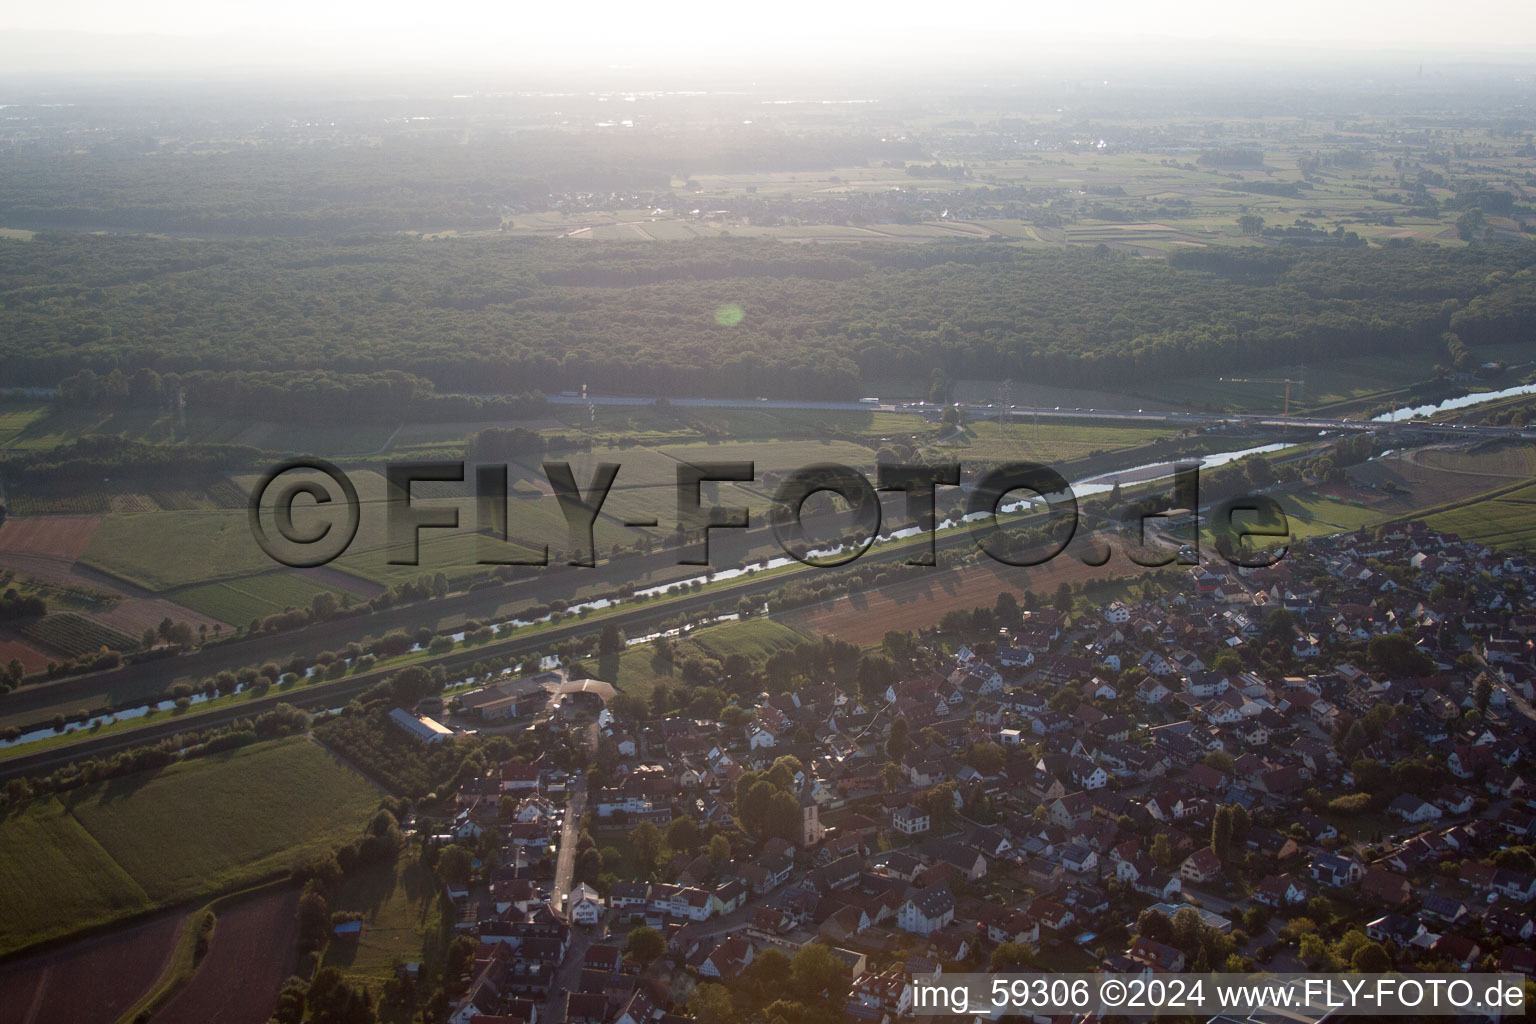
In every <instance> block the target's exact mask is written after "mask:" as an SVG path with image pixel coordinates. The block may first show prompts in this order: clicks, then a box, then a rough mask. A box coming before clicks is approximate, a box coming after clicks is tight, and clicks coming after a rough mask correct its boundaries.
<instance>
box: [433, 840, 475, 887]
mask: <svg viewBox="0 0 1536 1024" xmlns="http://www.w3.org/2000/svg"><path fill="white" fill-rule="evenodd" d="M474 863H475V855H474V853H472V852H471V851H470V849H469V847H467V846H463V845H460V844H459V843H450V844H448V845H447V846H445V847H443V848H442V849H441V850H440V851H438V854H437V878H438V881H440V882H442V883H443V884H444V885H465V884H467V883H468V882H469V873H470V871H471V870H473V868H474Z"/></svg>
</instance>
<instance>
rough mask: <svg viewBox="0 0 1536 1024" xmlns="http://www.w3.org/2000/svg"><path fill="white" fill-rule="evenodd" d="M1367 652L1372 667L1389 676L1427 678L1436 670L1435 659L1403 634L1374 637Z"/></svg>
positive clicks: (1367, 647)
mask: <svg viewBox="0 0 1536 1024" xmlns="http://www.w3.org/2000/svg"><path fill="white" fill-rule="evenodd" d="M1365 651H1366V656H1367V657H1368V658H1369V659H1370V662H1371V665H1372V667H1374V668H1377V669H1380V670H1381V671H1382V672H1384V673H1386V674H1387V675H1389V676H1395V677H1398V678H1403V677H1412V676H1427V675H1429V674H1430V673H1431V672H1433V671H1434V670H1435V663H1434V659H1432V658H1431V657H1430V656H1429V655H1427V654H1425V653H1424V652H1423V651H1421V650H1419V649H1418V648H1417V647H1415V646H1414V645H1413V641H1412V640H1411V639H1410V638H1409V637H1408V636H1406V635H1405V634H1403V633H1387V634H1385V635H1383V636H1373V637H1371V640H1370V643H1368V644H1366V647H1365Z"/></svg>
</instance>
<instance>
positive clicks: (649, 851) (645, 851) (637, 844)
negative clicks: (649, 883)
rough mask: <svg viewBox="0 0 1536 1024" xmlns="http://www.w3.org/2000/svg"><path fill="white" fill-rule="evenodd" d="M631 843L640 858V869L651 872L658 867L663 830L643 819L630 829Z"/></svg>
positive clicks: (647, 872)
mask: <svg viewBox="0 0 1536 1024" xmlns="http://www.w3.org/2000/svg"><path fill="white" fill-rule="evenodd" d="M629 844H630V846H632V847H633V848H634V850H635V853H636V854H637V855H638V856H639V858H640V869H641V870H642V871H643V872H645V873H646V874H650V873H651V872H652V871H654V870H655V869H656V858H657V857H658V856H660V854H661V832H660V830H658V829H657V828H656V826H655V825H652V824H651V823H650V822H648V821H642V822H641V823H640V824H638V825H636V826H635V827H634V828H632V829H630V830H629Z"/></svg>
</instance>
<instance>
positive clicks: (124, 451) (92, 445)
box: [0, 434, 261, 484]
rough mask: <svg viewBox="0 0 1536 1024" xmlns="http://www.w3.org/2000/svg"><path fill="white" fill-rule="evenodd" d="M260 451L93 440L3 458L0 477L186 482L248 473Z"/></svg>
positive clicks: (101, 437) (118, 439) (15, 479)
mask: <svg viewBox="0 0 1536 1024" xmlns="http://www.w3.org/2000/svg"><path fill="white" fill-rule="evenodd" d="M260 454H261V453H260V451H259V450H258V449H255V448H247V447H245V446H243V445H230V444H146V443H144V442H143V441H132V440H129V439H127V438H123V437H118V436H116V435H111V434H91V435H87V436H85V437H82V438H79V439H77V440H74V441H70V442H69V443H67V444H62V445H60V446H59V447H57V448H52V449H49V450H47V451H22V452H7V453H6V454H5V456H4V457H3V458H0V475H4V477H5V479H6V480H7V481H12V482H15V483H47V484H59V483H67V482H78V483H99V482H100V481H101V480H102V478H104V477H106V478H115V477H120V476H128V477H132V478H134V479H137V480H186V479H189V478H193V479H195V478H201V477H208V476H212V475H214V474H217V473H225V472H232V471H236V470H241V469H248V468H250V467H252V466H254V465H256V463H257V457H258V456H259V455H260Z"/></svg>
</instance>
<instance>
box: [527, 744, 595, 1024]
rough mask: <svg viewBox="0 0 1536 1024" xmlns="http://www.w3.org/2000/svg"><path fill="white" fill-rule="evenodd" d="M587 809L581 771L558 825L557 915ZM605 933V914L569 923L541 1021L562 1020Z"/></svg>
mask: <svg viewBox="0 0 1536 1024" xmlns="http://www.w3.org/2000/svg"><path fill="white" fill-rule="evenodd" d="M597 735H598V729H597V723H596V722H593V723H592V724H591V725H589V726H588V727H587V729H586V731H585V733H584V734H583V737H582V738H583V741H584V745H585V746H586V748H587V750H588V752H591V751H593V750H596V749H597ZM586 811H587V773H586V772H582V773H581V774H580V775H579V776H578V777H577V779H576V784H575V785H574V786H572V787H571V798H570V800H568V801H566V805H565V821H564V822H563V823H562V824H561V826H560V852H559V856H558V858H557V859H556V861H555V885H554V888H553V889H552V890H551V891H550V894H549V905H550V907H551V908H552V909H554V911H555V912H556V913H557V914H560V915H561V916H562V917H565V916H566V915H565V912H564V909H563V908H562V906H561V904H562V903H563V902H564V901H565V897H566V896H567V895H568V894H569V893H570V891H571V878H572V876H573V875H574V874H575V871H576V840H577V838H578V837H580V835H581V816H582V815H583V814H585V813H586ZM607 934H608V922H607V918H606V916H605V917H604V919H603V921H602V922H600V923H599V924H598V925H597V927H596V928H584V927H581V926H580V925H572V926H571V943H570V946H569V947H567V949H566V951H565V959H564V960H563V961H562V962H561V964H560V966H559V968H557V969H556V971H555V977H554V980H553V983H552V984H551V985H550V987H549V998H548V999H547V1000H546V1001H545V1003H544V1006H543V1007H542V1008H541V1010H540V1012H539V1019H541V1020H562V1019H564V1016H565V995H566V993H567V992H574V991H575V990H576V985H577V983H578V981H580V978H581V969H582V964H583V962H584V961H585V960H586V958H587V949H588V947H590V946H591V945H592V943H594V942H596V941H598V940H599V939H601V938H603V937H604V936H606V935H607Z"/></svg>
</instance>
